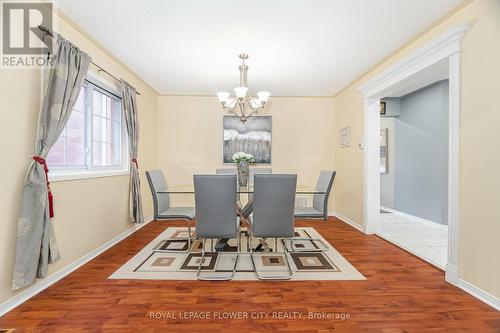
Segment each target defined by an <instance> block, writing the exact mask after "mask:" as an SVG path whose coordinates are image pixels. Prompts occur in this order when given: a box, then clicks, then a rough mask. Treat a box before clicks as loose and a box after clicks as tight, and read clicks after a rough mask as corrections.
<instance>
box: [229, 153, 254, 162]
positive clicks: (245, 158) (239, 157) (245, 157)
mask: <svg viewBox="0 0 500 333" xmlns="http://www.w3.org/2000/svg"><path fill="white" fill-rule="evenodd" d="M233 162H234V163H240V162H247V163H253V162H255V158H254V157H253V155H252V154H247V153H245V152H242V151H239V152H237V153H234V154H233Z"/></svg>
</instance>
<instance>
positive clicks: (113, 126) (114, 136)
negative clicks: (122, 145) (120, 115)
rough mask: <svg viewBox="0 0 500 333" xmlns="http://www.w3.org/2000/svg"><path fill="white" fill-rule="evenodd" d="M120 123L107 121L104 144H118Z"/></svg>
mask: <svg viewBox="0 0 500 333" xmlns="http://www.w3.org/2000/svg"><path fill="white" fill-rule="evenodd" d="M120 127H121V126H120V123H117V122H116V121H111V120H108V121H107V129H106V142H108V143H115V144H118V143H119V142H120Z"/></svg>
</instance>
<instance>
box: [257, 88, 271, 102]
mask: <svg viewBox="0 0 500 333" xmlns="http://www.w3.org/2000/svg"><path fill="white" fill-rule="evenodd" d="M270 95H271V94H270V93H268V92H267V91H259V92H258V93H257V96H258V97H259V101H260V102H261V103H262V104H264V103H266V102H267V100H268V99H269V96H270Z"/></svg>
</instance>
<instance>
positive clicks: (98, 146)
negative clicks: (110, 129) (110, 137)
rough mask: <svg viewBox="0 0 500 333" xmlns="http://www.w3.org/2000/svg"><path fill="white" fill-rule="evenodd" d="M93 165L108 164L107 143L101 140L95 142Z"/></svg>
mask: <svg viewBox="0 0 500 333" xmlns="http://www.w3.org/2000/svg"><path fill="white" fill-rule="evenodd" d="M92 165H94V166H106V144H105V143H101V142H94V145H93V156H92Z"/></svg>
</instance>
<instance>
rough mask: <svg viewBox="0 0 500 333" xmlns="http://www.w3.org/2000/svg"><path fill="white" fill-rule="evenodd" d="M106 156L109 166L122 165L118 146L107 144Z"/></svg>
mask: <svg viewBox="0 0 500 333" xmlns="http://www.w3.org/2000/svg"><path fill="white" fill-rule="evenodd" d="M106 149H107V152H106V155H107V164H108V165H119V164H120V150H119V146H118V145H113V144H107V145H106Z"/></svg>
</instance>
